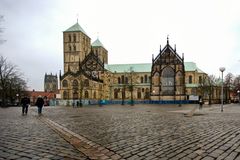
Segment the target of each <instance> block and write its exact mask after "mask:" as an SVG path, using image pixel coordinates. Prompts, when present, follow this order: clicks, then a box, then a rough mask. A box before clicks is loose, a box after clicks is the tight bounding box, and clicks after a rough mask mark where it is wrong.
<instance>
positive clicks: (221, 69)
mask: <svg viewBox="0 0 240 160" xmlns="http://www.w3.org/2000/svg"><path fill="white" fill-rule="evenodd" d="M219 70H220V71H221V72H222V93H221V112H223V72H224V71H225V68H224V67H220V68H219Z"/></svg>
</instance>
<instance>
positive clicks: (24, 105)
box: [21, 96, 30, 115]
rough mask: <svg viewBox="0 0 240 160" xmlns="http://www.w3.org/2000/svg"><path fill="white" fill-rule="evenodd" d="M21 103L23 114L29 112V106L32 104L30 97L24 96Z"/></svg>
mask: <svg viewBox="0 0 240 160" xmlns="http://www.w3.org/2000/svg"><path fill="white" fill-rule="evenodd" d="M21 105H22V115H24V114H26V115H27V112H28V106H29V105H30V98H28V97H27V96H24V97H23V98H22V99H21Z"/></svg>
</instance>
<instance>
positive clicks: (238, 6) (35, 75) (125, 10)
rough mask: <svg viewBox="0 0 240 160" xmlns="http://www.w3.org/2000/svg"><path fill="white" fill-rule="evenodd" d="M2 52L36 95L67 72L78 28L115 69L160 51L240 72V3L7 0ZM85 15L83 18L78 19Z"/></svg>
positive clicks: (0, 5)
mask: <svg viewBox="0 0 240 160" xmlns="http://www.w3.org/2000/svg"><path fill="white" fill-rule="evenodd" d="M0 15H4V22H3V23H2V27H4V28H5V30H4V33H3V35H2V38H5V39H6V40H7V42H6V43H4V44H3V45H0V54H1V55H3V56H4V57H7V58H8V60H9V61H11V62H12V63H14V64H16V65H17V66H18V67H19V69H20V70H21V71H22V72H24V76H25V78H26V79H27V82H28V86H29V89H35V90H43V80H44V74H45V73H53V74H58V73H59V70H63V33H62V31H64V30H66V29H68V28H69V27H71V26H72V25H73V24H75V23H76V21H77V17H78V22H79V24H80V25H81V27H82V28H83V29H84V30H85V32H86V33H87V35H88V36H89V37H90V38H91V41H92V42H93V41H94V40H96V39H97V37H99V39H100V41H101V42H102V43H103V45H104V46H105V48H106V49H107V50H108V56H109V64H116V63H117V64H119V63H151V59H152V54H154V56H157V54H158V53H159V46H160V45H162V48H163V47H164V46H165V45H166V39H167V35H169V42H170V45H171V46H172V47H174V45H175V44H176V46H177V52H178V54H179V55H180V56H181V55H182V53H184V56H185V62H195V63H197V66H198V67H199V68H200V69H202V70H203V71H204V72H206V73H208V74H214V75H216V76H219V75H220V71H219V67H221V66H224V67H226V72H225V73H228V72H231V73H233V74H234V75H239V74H240V67H239V66H240V1H239V0H165V1H164V0H39V1H38V0H1V1H0ZM77 15H78V16H77Z"/></svg>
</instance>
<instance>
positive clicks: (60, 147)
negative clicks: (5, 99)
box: [0, 107, 87, 160]
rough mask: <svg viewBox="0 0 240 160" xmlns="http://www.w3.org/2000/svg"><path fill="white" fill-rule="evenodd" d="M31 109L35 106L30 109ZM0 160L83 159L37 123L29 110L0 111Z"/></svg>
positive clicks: (74, 150)
mask: <svg viewBox="0 0 240 160" xmlns="http://www.w3.org/2000/svg"><path fill="white" fill-rule="evenodd" d="M34 109H35V107H34ZM0 159H17V160H20V159H24V160H27V159H45V160H47V159H81V160H84V159H87V158H86V156H84V155H83V154H82V153H80V152H79V151H78V150H76V149H75V148H74V147H73V146H72V145H71V144H69V143H67V142H66V141H65V140H64V139H63V138H61V137H60V136H59V135H58V134H56V133H55V132H54V131H53V130H51V129H50V128H49V127H47V126H46V125H45V124H44V123H42V122H41V121H40V120H39V117H38V116H37V115H36V113H35V112H33V109H32V108H31V109H30V110H29V114H28V115H27V116H22V115H21V108H20V107H9V108H0Z"/></svg>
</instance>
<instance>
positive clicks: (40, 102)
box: [36, 96, 44, 115]
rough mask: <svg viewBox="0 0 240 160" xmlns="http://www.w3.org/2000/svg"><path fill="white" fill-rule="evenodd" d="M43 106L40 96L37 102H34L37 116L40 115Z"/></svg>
mask: <svg viewBox="0 0 240 160" xmlns="http://www.w3.org/2000/svg"><path fill="white" fill-rule="evenodd" d="M43 104H44V100H43V98H42V96H38V98H37V101H36V106H37V107H38V115H41V114H42V107H43Z"/></svg>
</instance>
